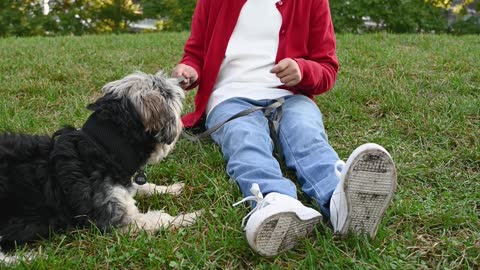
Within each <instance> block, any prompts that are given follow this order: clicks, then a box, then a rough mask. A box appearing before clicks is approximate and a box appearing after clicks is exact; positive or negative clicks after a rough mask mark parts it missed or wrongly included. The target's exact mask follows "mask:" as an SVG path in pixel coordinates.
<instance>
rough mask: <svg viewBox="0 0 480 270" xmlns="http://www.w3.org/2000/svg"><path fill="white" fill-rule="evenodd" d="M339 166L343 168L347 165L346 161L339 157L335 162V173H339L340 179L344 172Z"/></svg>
mask: <svg viewBox="0 0 480 270" xmlns="http://www.w3.org/2000/svg"><path fill="white" fill-rule="evenodd" d="M339 167H341V168H343V167H345V161H343V160H341V159H339V160H337V162H335V174H336V175H337V177H338V179H340V176H341V175H342V172H341V171H340V170H339Z"/></svg>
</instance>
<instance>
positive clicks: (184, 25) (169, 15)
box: [141, 0, 197, 31]
mask: <svg viewBox="0 0 480 270" xmlns="http://www.w3.org/2000/svg"><path fill="white" fill-rule="evenodd" d="M141 3H142V7H143V15H144V17H146V18H156V19H159V20H162V21H163V29H164V30H171V31H183V30H190V24H191V23H192V15H193V11H194V10H195V5H196V3H197V1H196V0H142V1H141Z"/></svg>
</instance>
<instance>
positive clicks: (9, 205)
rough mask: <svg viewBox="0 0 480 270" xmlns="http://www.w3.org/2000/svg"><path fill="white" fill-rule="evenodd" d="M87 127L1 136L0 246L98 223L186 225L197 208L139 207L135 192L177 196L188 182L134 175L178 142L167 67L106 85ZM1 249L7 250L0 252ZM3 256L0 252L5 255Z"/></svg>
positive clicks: (178, 102) (177, 96)
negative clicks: (176, 211)
mask: <svg viewBox="0 0 480 270" xmlns="http://www.w3.org/2000/svg"><path fill="white" fill-rule="evenodd" d="M102 90H103V92H104V95H103V97H101V98H99V99H98V100H96V101H95V102H94V103H92V104H90V105H88V107H87V108H88V109H90V110H92V111H93V113H92V114H91V115H90V117H89V118H88V120H87V121H86V122H85V124H84V125H83V127H82V128H81V129H74V128H72V127H65V128H63V129H60V130H58V131H57V132H55V133H54V134H53V136H52V137H50V136H41V135H27V134H2V135H0V247H1V248H3V249H4V250H5V249H7V250H8V249H11V248H13V247H15V245H21V244H24V243H27V242H30V241H33V240H38V239H42V238H48V237H49V235H50V234H51V233H52V232H56V233H59V232H60V233H61V232H65V231H68V230H69V229H74V228H83V227H90V226H91V225H92V224H94V225H95V226H97V227H98V228H99V229H101V230H103V231H109V230H111V228H112V227H116V228H120V230H125V231H132V230H133V231H138V230H147V231H155V230H158V229H160V228H162V227H166V226H173V227H178V226H185V225H189V224H191V223H192V222H194V220H195V218H196V217H197V216H198V215H199V212H194V213H190V214H185V215H180V216H177V217H172V216H170V215H168V214H166V213H164V212H162V211H148V212H147V213H141V212H139V210H138V209H137V207H136V206H135V200H134V199H133V196H134V195H135V194H140V195H150V194H154V193H171V194H177V193H179V192H180V191H181V189H182V187H183V185H182V184H180V183H179V184H174V185H171V186H157V185H154V184H150V183H147V184H145V185H138V184H136V183H133V182H132V177H133V176H134V175H135V173H136V172H137V171H138V170H139V169H141V168H142V167H143V166H144V165H145V164H147V163H156V162H158V161H160V160H162V159H163V158H164V157H166V156H167V154H168V153H169V152H170V151H171V150H172V148H173V146H174V144H175V142H176V141H177V139H178V137H179V135H180V133H181V130H182V124H181V120H180V114H181V110H182V102H183V100H184V93H183V90H182V89H181V88H180V87H178V86H177V85H176V83H175V81H174V79H167V78H165V77H164V76H163V75H162V74H161V73H157V74H156V75H149V74H144V73H134V74H131V75H128V76H126V77H125V78H123V79H120V80H118V81H114V82H110V83H108V84H106V85H105V86H104V87H103V89H102ZM0 255H1V254H0ZM0 257H1V256H0Z"/></svg>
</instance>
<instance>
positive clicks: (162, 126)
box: [140, 94, 181, 144]
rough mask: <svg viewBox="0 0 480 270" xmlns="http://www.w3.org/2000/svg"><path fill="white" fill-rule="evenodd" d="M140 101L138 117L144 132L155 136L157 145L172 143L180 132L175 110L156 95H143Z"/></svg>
mask: <svg viewBox="0 0 480 270" xmlns="http://www.w3.org/2000/svg"><path fill="white" fill-rule="evenodd" d="M141 99H142V103H143V106H140V108H141V109H140V115H141V117H142V119H143V124H144V125H145V128H146V130H147V131H150V132H151V133H152V134H156V135H155V137H156V138H157V140H158V142H159V143H164V144H171V143H173V142H174V141H175V139H176V138H177V136H178V135H179V132H180V130H181V126H180V127H179V122H180V120H179V119H178V117H177V115H175V110H174V109H172V108H171V107H170V105H169V104H168V103H167V101H166V100H165V98H164V97H162V96H159V95H156V94H150V95H144V96H142V97H141Z"/></svg>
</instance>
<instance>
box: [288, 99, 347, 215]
mask: <svg viewBox="0 0 480 270" xmlns="http://www.w3.org/2000/svg"><path fill="white" fill-rule="evenodd" d="M282 112H283V115H282V118H281V120H280V127H279V141H280V144H281V147H282V151H283V154H284V158H285V164H286V166H287V168H289V169H292V170H294V171H295V172H296V175H297V179H298V182H299V183H300V185H301V187H302V190H303V191H304V192H305V193H306V194H307V195H308V196H309V197H310V198H312V199H315V200H316V201H317V203H318V204H319V206H320V208H321V211H322V213H323V214H324V215H326V216H327V217H328V216H330V211H329V203H330V198H331V197H332V194H333V191H334V189H335V187H336V186H337V183H338V182H339V179H338V177H337V176H336V174H335V163H336V162H337V160H338V159H339V158H338V155H337V153H336V152H335V150H334V149H333V148H332V147H331V146H330V144H329V143H328V138H327V134H326V133H325V128H324V126H323V121H322V114H321V112H320V110H319V109H318V107H317V105H316V104H315V103H314V102H312V100H310V99H309V98H307V97H305V96H302V95H294V96H289V97H287V98H286V101H285V104H284V105H283V107H282Z"/></svg>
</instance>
